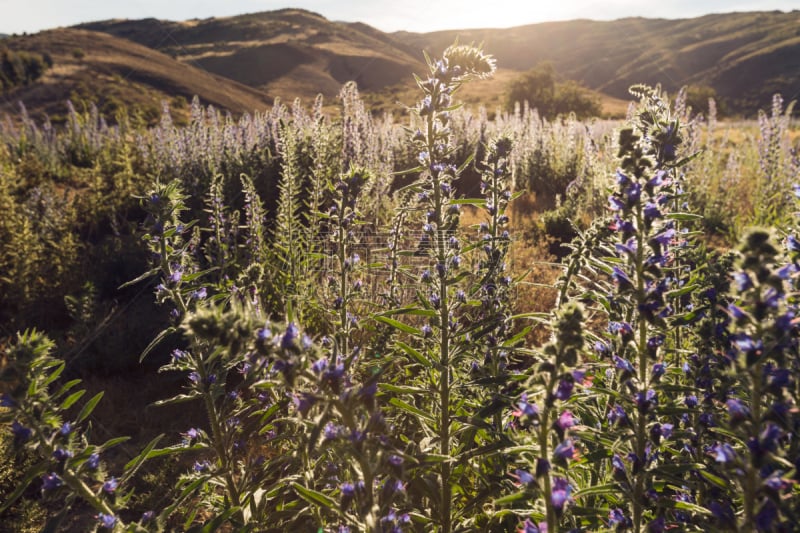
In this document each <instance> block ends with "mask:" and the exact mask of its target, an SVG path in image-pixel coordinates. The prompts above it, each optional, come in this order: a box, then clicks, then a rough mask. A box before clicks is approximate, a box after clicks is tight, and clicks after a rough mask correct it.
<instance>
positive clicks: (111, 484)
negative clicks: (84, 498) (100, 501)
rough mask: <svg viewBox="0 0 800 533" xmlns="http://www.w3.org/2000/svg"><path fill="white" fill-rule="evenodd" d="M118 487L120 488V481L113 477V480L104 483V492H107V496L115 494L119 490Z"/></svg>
mask: <svg viewBox="0 0 800 533" xmlns="http://www.w3.org/2000/svg"><path fill="white" fill-rule="evenodd" d="M118 486H119V481H117V478H115V477H112V478H111V479H109V480H108V481H106V482H105V483H103V492H105V493H106V494H114V491H115V490H117V487H118Z"/></svg>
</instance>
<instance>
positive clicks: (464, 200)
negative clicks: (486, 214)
mask: <svg viewBox="0 0 800 533" xmlns="http://www.w3.org/2000/svg"><path fill="white" fill-rule="evenodd" d="M485 204H486V200H484V199H482V198H461V199H458V200H450V205H478V206H482V205H485Z"/></svg>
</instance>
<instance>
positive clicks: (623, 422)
mask: <svg viewBox="0 0 800 533" xmlns="http://www.w3.org/2000/svg"><path fill="white" fill-rule="evenodd" d="M608 422H609V423H610V424H612V425H613V424H619V425H620V426H627V425H629V424H630V421H629V420H628V414H627V413H626V412H625V409H623V408H622V406H621V405H619V404H615V405H614V407H612V408H611V409H610V410H609V411H608Z"/></svg>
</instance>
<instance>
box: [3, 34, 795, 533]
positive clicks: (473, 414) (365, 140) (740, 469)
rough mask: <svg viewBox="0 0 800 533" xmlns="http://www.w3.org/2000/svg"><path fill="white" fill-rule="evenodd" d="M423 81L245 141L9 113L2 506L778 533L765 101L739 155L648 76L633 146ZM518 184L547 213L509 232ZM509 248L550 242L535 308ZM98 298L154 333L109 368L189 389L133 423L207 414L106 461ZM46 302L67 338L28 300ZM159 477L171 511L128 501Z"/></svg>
mask: <svg viewBox="0 0 800 533" xmlns="http://www.w3.org/2000/svg"><path fill="white" fill-rule="evenodd" d="M428 63H429V67H430V71H429V72H428V73H427V74H426V76H424V77H423V78H420V79H419V80H418V85H419V89H420V92H421V98H420V100H419V102H418V103H417V104H416V105H415V106H414V107H413V108H412V109H411V118H410V123H409V124H408V125H407V127H401V126H398V125H396V124H394V123H393V121H392V119H391V118H390V117H384V118H383V119H382V120H378V119H375V118H373V117H371V116H370V115H369V113H368V112H367V110H366V109H364V106H363V104H362V103H361V101H360V99H359V98H358V95H357V92H356V90H355V87H354V86H348V87H346V88H345V89H344V91H343V93H342V96H341V109H340V113H339V115H338V116H334V117H332V116H331V115H329V114H327V113H325V112H324V111H323V109H322V102H321V100H320V101H318V102H317V103H316V104H315V106H314V108H313V109H312V110H311V112H306V111H304V110H303V109H302V107H301V106H300V104H299V103H296V104H295V105H294V106H293V107H292V108H291V109H290V108H286V107H285V106H282V105H280V104H278V105H276V106H275V107H274V108H273V109H272V110H271V111H270V112H267V113H265V114H255V115H253V116H244V117H242V118H241V119H239V120H238V121H234V120H233V119H231V118H230V117H222V116H221V115H220V114H219V113H217V112H215V111H214V110H208V111H205V110H203V109H202V108H201V107H200V106H199V104H196V105H195V106H194V107H193V116H192V117H191V120H190V122H189V125H188V126H176V125H174V124H173V123H172V122H171V121H170V118H169V117H170V115H169V113H168V111H167V112H165V114H164V119H163V120H162V123H161V124H160V125H159V126H157V127H155V128H149V129H148V128H144V127H142V126H139V125H137V124H136V119H135V117H126V116H120V117H117V124H116V125H114V126H109V125H108V124H106V123H105V121H104V120H102V119H100V118H99V117H97V116H96V115H92V114H91V113H86V114H81V113H77V112H76V113H73V114H72V115H71V118H70V119H69V122H68V124H67V127H66V129H64V130H60V129H59V128H57V127H54V126H52V125H51V124H49V123H45V124H44V125H37V124H36V123H35V122H34V121H33V120H31V119H30V118H28V117H26V116H24V115H23V116H22V117H21V119H20V120H19V121H17V122H16V123H15V122H13V121H12V120H9V121H8V122H7V124H6V125H5V126H4V127H3V128H2V130H0V138H2V141H3V142H2V146H0V205H2V206H3V212H4V213H7V214H8V216H5V217H4V218H5V220H3V221H2V222H0V245H1V246H2V250H3V256H2V258H1V259H0V261H2V262H0V267H2V268H3V274H2V277H0V287H2V289H3V291H4V292H3V295H2V296H0V302H2V304H3V311H2V312H0V318H1V319H2V320H3V327H4V329H5V330H9V331H10V330H12V329H16V330H19V333H17V334H15V335H13V336H11V335H10V336H9V340H8V342H7V345H6V346H5V351H6V353H5V356H4V359H3V366H2V374H0V378H1V380H0V384H1V385H2V400H1V401H2V410H0V420H2V422H3V423H4V425H5V426H6V427H7V428H8V432H7V433H8V436H7V438H6V440H5V444H4V453H6V454H8V457H9V461H14V462H15V463H14V464H19V465H24V468H22V467H20V472H18V473H17V475H16V477H14V483H13V486H9V487H7V486H6V484H4V485H3V486H2V490H3V493H2V494H3V498H2V504H0V513H5V514H6V515H7V516H10V515H11V514H12V513H13V512H17V513H18V512H20V511H19V509H20V505H22V503H23V502H25V501H26V500H36V501H39V502H42V505H43V506H44V509H46V513H45V514H46V516H45V517H44V518H43V520H42V522H43V523H44V522H46V523H47V527H48V528H51V529H50V530H58V528H59V527H60V528H72V529H74V528H76V527H79V528H89V529H92V528H94V529H95V530H106V531H112V530H113V531H163V530H168V531H177V530H191V531H213V530H217V529H220V530H224V531H289V530H297V531H334V532H340V533H344V532H355V531H386V532H390V531H391V532H399V531H436V532H442V533H451V532H455V531H523V532H525V533H532V532H542V531H547V532H549V533H553V532H557V531H634V532H637V533H639V532H644V531H647V532H653V533H655V532H661V531H668V530H672V531H708V530H712V529H715V530H719V531H734V532H750V531H793V530H795V529H796V526H795V524H796V523H798V521H800V498H798V491H799V490H800V489H798V487H797V482H798V481H800V442H799V441H798V430H800V411H798V405H797V404H798V394H800V383H798V380H797V378H796V376H797V375H798V366H799V365H800V351H798V350H799V349H800V346H799V345H798V339H800V337H799V335H800V330H798V320H799V318H798V297H797V292H796V290H797V283H798V277H799V276H800V240H798V237H797V233H796V230H797V226H798V222H797V220H796V218H795V216H794V211H795V209H796V207H795V201H796V198H797V197H798V196H800V194H799V193H798V189H796V188H793V186H794V185H795V184H796V183H797V182H798V178H800V176H799V175H798V173H799V172H800V160H799V159H798V154H797V150H796V149H793V148H792V145H791V143H792V139H791V137H790V129H791V124H790V118H789V117H790V116H791V105H790V106H788V109H784V106H783V101H782V100H781V98H780V97H779V96H776V98H775V100H774V106H773V109H772V110H770V112H769V113H762V114H761V115H760V120H759V124H758V126H759V128H758V132H757V134H756V135H757V142H751V143H747V142H744V143H743V142H741V139H733V140H732V136H735V135H741V131H743V130H741V129H739V130H729V131H728V132H727V133H720V132H719V130H720V129H722V128H723V125H721V124H718V123H717V122H716V120H715V117H714V116H713V113H712V116H710V117H696V116H693V115H692V114H691V111H690V110H688V109H686V108H685V106H684V105H683V103H682V99H681V96H680V95H679V96H678V98H677V100H676V101H675V102H670V100H669V99H668V98H667V97H666V95H664V94H662V93H661V91H660V90H659V89H657V88H651V87H646V86H637V87H633V88H632V89H631V92H632V94H633V95H634V96H635V98H636V100H637V102H636V103H635V104H634V105H632V107H631V110H630V112H629V117H628V120H627V121H626V123H625V124H610V123H604V122H591V123H580V122H577V121H575V120H574V119H571V118H569V117H566V118H564V119H560V120H557V121H555V122H552V123H550V122H547V121H543V120H541V119H539V117H538V116H537V114H536V113H535V111H531V110H529V109H528V108H527V107H525V108H523V109H520V111H519V112H518V113H516V114H512V115H503V114H498V115H497V116H495V117H494V118H492V119H489V118H488V117H487V116H486V114H485V113H481V114H479V115H473V114H471V113H469V112H467V111H465V110H462V109H459V108H458V106H457V104H456V97H457V90H458V88H459V87H460V86H461V85H462V84H463V83H467V82H469V80H470V79H474V78H483V77H488V76H490V75H491V73H492V72H493V70H494V62H493V60H492V58H491V57H489V56H487V55H485V54H484V53H483V52H482V51H480V50H477V49H475V48H472V47H469V46H458V45H455V46H452V47H450V48H448V49H447V50H446V51H445V52H444V54H443V56H442V58H441V59H436V60H434V59H430V60H429V62H428ZM711 107H712V110H713V105H712V106H711ZM731 131H735V132H736V133H731ZM744 131H746V130H744ZM533 193H535V195H536V202H538V204H539V206H540V207H541V208H542V209H543V210H544V211H543V213H542V214H541V216H540V217H539V218H538V221H537V223H536V224H535V225H534V227H532V228H528V229H527V230H526V231H524V233H530V234H532V236H531V235H527V236H517V235H516V234H515V231H518V230H521V229H523V230H524V229H525V228H522V227H521V226H522V224H521V223H518V222H517V220H518V219H519V220H523V218H524V217H523V215H524V214H525V213H522V212H520V211H519V210H516V209H515V207H514V204H515V202H516V201H520V200H522V199H523V198H522V197H525V198H527V199H528V200H530V197H531V195H532V194H533ZM465 219H469V220H470V221H472V220H477V222H476V223H475V224H465V223H463V221H464V220H465ZM749 225H760V226H761V228H755V229H746V227H747V226H749ZM531 239H534V240H536V239H538V242H539V244H538V245H539V246H546V244H547V243H550V242H551V241H553V240H556V241H557V242H558V243H559V244H561V248H559V250H562V251H564V253H563V256H564V257H563V259H562V261H561V263H560V269H561V270H560V272H561V274H560V276H559V278H558V280H557V282H556V283H555V284H552V286H551V287H550V288H549V291H550V293H553V294H555V298H554V302H553V304H552V305H548V309H549V310H548V311H547V312H538V311H532V310H531V309H532V308H533V307H534V306H533V302H529V301H526V300H525V297H526V295H527V296H530V295H531V292H530V291H529V290H528V291H523V290H522V288H523V287H525V286H526V284H528V283H529V282H530V279H529V278H528V277H527V276H526V273H525V269H526V268H528V266H529V265H524V264H519V263H520V259H519V257H520V256H519V255H518V254H517V253H516V252H515V248H518V247H520V246H524V245H526V244H530V243H531ZM734 240H738V241H739V244H738V245H737V244H734V243H733V242H732V241H734ZM709 242H716V243H719V242H722V243H723V245H721V246H718V247H716V248H714V247H712V246H710V244H709ZM728 244H730V246H728ZM135 269H138V271H137V272H134V270H135ZM87 276H89V277H91V278H92V280H93V282H94V284H89V285H83V283H84V282H85V281H86V278H87ZM120 278H124V279H120ZM534 281H537V280H534ZM120 285H122V286H123V287H122V289H117V287H119V286H120ZM108 286H110V287H111V289H108V288H105V289H104V287H108ZM119 290H121V291H123V292H122V293H121V294H125V292H124V291H131V290H139V291H140V292H144V293H145V294H149V295H152V296H153V298H154V300H155V302H156V303H157V304H158V306H159V307H158V309H160V310H161V311H163V312H160V313H157V314H156V315H155V316H151V317H148V318H149V321H146V322H147V323H148V324H151V325H152V324H155V325H156V326H157V330H156V331H155V332H152V331H150V334H149V336H148V337H147V338H146V339H145V340H144V345H143V346H142V347H141V348H142V349H136V350H133V349H132V347H131V346H128V347H127V351H129V352H130V353H126V354H117V355H116V357H118V358H120V359H125V360H126V361H127V362H126V363H118V364H119V367H117V370H118V371H120V370H119V369H121V368H127V367H126V366H125V365H128V364H130V361H131V358H139V356H140V355H141V359H142V360H143V361H144V364H147V363H148V362H149V361H152V360H154V359H155V360H156V361H158V365H159V366H160V368H159V372H161V373H164V374H166V375H169V376H173V377H175V378H176V379H178V380H179V381H180V385H179V386H177V387H172V388H169V387H167V388H166V389H165V394H164V396H163V397H162V398H161V399H160V400H159V401H158V402H157V406H154V407H152V408H153V409H158V408H159V407H158V406H162V407H164V406H169V405H175V404H181V405H183V404H185V405H187V406H191V407H187V408H193V409H196V410H199V411H200V412H201V414H202V422H201V423H197V424H193V425H186V426H185V427H184V426H180V424H181V421H180V420H176V421H174V424H178V426H177V427H176V426H175V425H174V424H173V427H172V432H171V433H167V434H164V435H159V436H157V437H156V438H154V439H153V440H151V441H149V442H142V443H137V445H138V446H139V449H138V451H137V452H136V453H133V454H130V456H127V457H124V458H121V456H120V454H119V453H118V452H117V451H116V450H118V448H119V446H120V445H122V443H124V442H125V441H126V438H125V437H117V436H113V437H111V438H109V439H107V440H104V439H100V440H98V438H97V433H98V432H97V431H94V430H93V428H94V426H93V423H94V422H95V416H96V415H95V409H96V407H97V406H98V405H99V404H100V403H101V402H102V396H103V393H102V392H100V393H97V394H95V395H91V398H89V399H86V397H85V396H87V394H86V393H85V391H84V390H82V389H81V381H80V380H79V379H72V376H73V375H74V374H76V370H75V368H76V367H78V368H79V367H80V365H79V364H78V362H77V361H78V358H77V357H75V354H76V353H81V354H83V353H85V350H86V348H85V345H83V344H81V343H84V340H85V339H96V338H97V336H98V335H99V331H100V328H99V327H97V328H96V327H95V324H94V323H95V322H97V321H98V319H99V318H100V316H101V314H102V313H101V312H100V311H101V309H99V307H102V305H103V303H102V302H104V301H106V300H103V298H101V297H100V296H98V292H100V293H103V291H108V292H111V293H114V291H117V293H116V294H120V292H119ZM533 294H536V293H533ZM137 297H138V296H137ZM57 299H65V301H66V304H67V308H68V310H69V313H70V316H71V318H72V321H71V322H70V323H69V325H67V326H66V327H65V326H64V325H63V324H62V323H61V322H59V319H58V317H57V316H56V315H54V314H52V313H54V312H53V311H52V309H49V310H47V309H45V310H43V307H44V308H47V307H48V302H53V301H56V300H57ZM98 302H100V303H98ZM31 325H39V326H42V325H44V326H48V327H52V328H53V330H54V331H55V332H57V334H55V333H54V334H53V336H54V337H55V338H56V339H57V340H58V342H54V341H53V340H51V338H49V337H48V336H47V335H46V334H45V333H43V332H42V331H41V330H36V329H32V328H30V327H29V326H31ZM142 331H144V329H140V330H136V331H135V333H137V334H139V335H141V332H142ZM148 331H149V330H148ZM533 331H538V332H541V331H544V332H546V334H545V337H546V338H548V339H549V340H548V341H547V342H544V343H534V342H531V340H530V339H531V338H532V337H533V335H532V332H533ZM539 336H540V337H541V336H542V335H539ZM76 339H79V340H77V341H76ZM86 342H87V343H88V341H86ZM75 345H78V346H79V347H81V346H83V347H82V348H81V350H80V352H79V351H75V350H72V349H71V347H72V346H75ZM86 345H88V344H86ZM165 346H168V347H169V348H165ZM173 348H174V349H173ZM105 364H109V363H105ZM112 366H113V365H112ZM145 368H147V369H151V370H152V363H151V366H150V367H145ZM84 370H85V369H84ZM151 370H145V371H151ZM66 376H69V377H66ZM154 379H155V377H154ZM170 392H171V393H173V394H171V395H170V394H169V393H170ZM167 461H173V462H172V463H170V464H172V465H178V466H179V467H180V469H179V470H174V475H172V473H173V470H170V471H169V472H170V475H169V477H167V478H166V479H165V481H164V482H165V483H167V484H168V486H167V487H162V492H163V497H159V498H147V497H144V496H142V494H140V491H141V490H142V486H143V481H142V480H143V479H144V478H146V477H147V476H148V475H152V472H154V471H157V470H158V469H159V467H160V465H163V464H167V463H166V462H167ZM12 477H13V476H12ZM4 480H5V478H4ZM6 489H7V490H6ZM15 510H16V511H15ZM75 516H83V517H84V518H85V517H87V516H89V517H90V518H89V520H88V521H87V520H84V521H83V522H80V521H76V519H75ZM76 524H81V525H80V526H78V525H76Z"/></svg>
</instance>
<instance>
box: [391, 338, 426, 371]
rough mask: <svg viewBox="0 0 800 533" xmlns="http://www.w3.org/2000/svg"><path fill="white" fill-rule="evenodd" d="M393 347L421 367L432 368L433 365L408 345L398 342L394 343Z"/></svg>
mask: <svg viewBox="0 0 800 533" xmlns="http://www.w3.org/2000/svg"><path fill="white" fill-rule="evenodd" d="M395 345H396V346H397V347H398V348H400V349H401V350H403V351H404V352H406V353H407V354H408V355H409V356H410V357H411V358H412V359H414V360H415V361H416V362H418V363H419V364H421V365H422V366H425V367H428V368H432V367H433V363H431V362H430V361H429V360H428V359H427V358H426V357H425V356H424V355H422V354H421V353H420V352H419V351H417V350H415V349H414V348H412V347H411V346H409V345H408V344H406V343H404V342H400V341H398V342H396V343H395Z"/></svg>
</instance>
